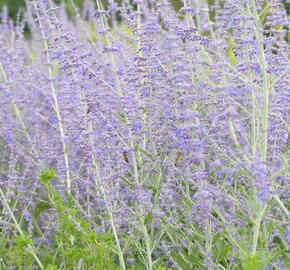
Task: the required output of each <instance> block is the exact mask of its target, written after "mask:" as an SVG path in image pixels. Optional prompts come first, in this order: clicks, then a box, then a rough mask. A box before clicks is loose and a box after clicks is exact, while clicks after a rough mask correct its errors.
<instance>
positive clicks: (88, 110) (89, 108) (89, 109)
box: [87, 106, 92, 114]
mask: <svg viewBox="0 0 290 270" xmlns="http://www.w3.org/2000/svg"><path fill="white" fill-rule="evenodd" d="M91 109H92V106H89V107H88V109H87V114H89V113H90V111H91Z"/></svg>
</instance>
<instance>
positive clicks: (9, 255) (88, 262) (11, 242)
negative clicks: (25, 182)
mask: <svg viewBox="0 0 290 270" xmlns="http://www.w3.org/2000/svg"><path fill="white" fill-rule="evenodd" d="M56 174H57V171H56V170H55V169H54V168H47V169H45V170H43V171H42V172H41V175H40V180H41V181H42V183H43V184H44V186H45V188H46V192H47V196H48V198H47V199H46V200H44V201H41V202H39V203H38V204H37V205H36V206H35V208H34V211H33V214H32V219H33V220H34V221H35V222H34V223H35V224H38V219H39V218H40V216H41V214H42V213H43V212H45V211H47V210H48V209H50V210H51V211H55V217H56V221H57V223H56V227H57V229H56V230H55V232H54V233H53V234H52V235H51V236H49V238H48V239H46V240H47V241H48V243H50V244H47V243H46V244H42V243H37V242H36V241H34V240H33V238H34V237H37V238H43V237H44V236H43V235H41V229H40V228H39V227H38V228H37V230H34V231H32V232H30V233H28V229H27V227H28V226H27V224H26V223H27V222H21V223H20V225H21V226H22V228H21V230H22V232H23V233H22V234H21V233H15V232H14V233H12V232H11V233H8V232H6V234H7V235H6V236H2V237H0V269H2V268H3V269H6V268H7V267H14V268H15V267H16V269H27V270H28V269H33V267H34V266H36V261H35V258H34V256H32V254H31V252H30V249H31V248H32V247H34V248H35V249H36V250H37V251H36V253H37V254H38V256H39V259H40V261H41V263H42V264H43V266H44V269H46V270H54V269H100V270H106V269H107V270H114V269H119V268H118V266H117V265H116V264H115V260H116V256H115V254H114V253H113V250H114V248H115V247H114V240H113V237H112V235H111V234H110V233H107V232H100V233H98V232H97V230H96V228H94V227H93V226H92V225H91V224H92V223H91V221H90V220H88V219H86V218H85V217H83V216H82V215H81V212H80V209H79V208H78V207H77V206H76V205H75V202H74V198H73V196H72V195H67V196H65V197H63V196H62V195H61V194H60V193H59V192H58V191H56V190H55V188H54V186H53V185H52V184H51V180H52V179H54V178H56ZM17 218H18V219H19V220H20V218H21V217H17ZM35 224H34V225H35ZM53 226H55V225H53ZM11 230H12V231H14V230H13V228H12V229H11ZM64 265H65V268H63V266H64Z"/></svg>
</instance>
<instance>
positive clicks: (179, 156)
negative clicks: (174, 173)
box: [174, 152, 182, 166]
mask: <svg viewBox="0 0 290 270" xmlns="http://www.w3.org/2000/svg"><path fill="white" fill-rule="evenodd" d="M181 157H182V153H180V152H178V153H177V154H176V156H175V160H174V166H177V165H178V162H179V160H180V159H181Z"/></svg>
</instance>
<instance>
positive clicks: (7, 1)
mask: <svg viewBox="0 0 290 270" xmlns="http://www.w3.org/2000/svg"><path fill="white" fill-rule="evenodd" d="M53 1H54V2H55V3H60V2H66V3H68V2H69V1H70V0H53ZM73 1H74V3H75V4H76V5H77V6H79V7H81V6H82V3H83V0H73ZM92 1H93V0H92ZM102 1H103V3H104V5H106V0H102ZM170 1H171V2H172V4H173V6H174V8H175V9H176V10H179V9H180V8H181V7H182V0H170ZM208 1H209V2H211V1H212V2H213V0H208ZM116 2H122V0H116ZM221 2H222V1H221ZM281 2H283V4H284V6H285V8H286V10H287V14H288V15H289V10H290V1H289V0H282V1H281ZM3 6H7V7H8V10H9V15H10V17H11V18H13V19H14V20H16V18H17V14H18V12H19V11H20V10H21V8H23V7H24V6H25V0H0V10H1V9H2V7H3Z"/></svg>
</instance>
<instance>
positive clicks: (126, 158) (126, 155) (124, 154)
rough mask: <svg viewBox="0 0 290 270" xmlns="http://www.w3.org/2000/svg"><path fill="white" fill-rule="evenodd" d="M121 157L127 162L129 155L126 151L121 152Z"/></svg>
mask: <svg viewBox="0 0 290 270" xmlns="http://www.w3.org/2000/svg"><path fill="white" fill-rule="evenodd" d="M123 158H124V160H125V161H126V162H127V163H129V156H128V152H125V151H124V152H123Z"/></svg>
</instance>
